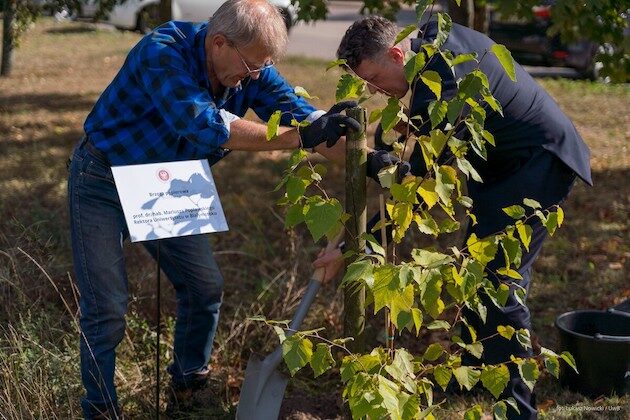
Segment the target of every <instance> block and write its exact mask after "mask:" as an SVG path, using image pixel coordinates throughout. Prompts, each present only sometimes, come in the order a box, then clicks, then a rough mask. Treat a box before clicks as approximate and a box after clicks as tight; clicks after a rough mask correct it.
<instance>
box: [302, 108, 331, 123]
mask: <svg viewBox="0 0 630 420" xmlns="http://www.w3.org/2000/svg"><path fill="white" fill-rule="evenodd" d="M325 113H326V111H322V110H321V109H318V110H317V111H313V112H311V113H310V114H308V117H306V118H304V121H308V122H310V123H312V122H313V121H315V120H316V119H318V118H319V117H321V116H322V115H324V114H325Z"/></svg>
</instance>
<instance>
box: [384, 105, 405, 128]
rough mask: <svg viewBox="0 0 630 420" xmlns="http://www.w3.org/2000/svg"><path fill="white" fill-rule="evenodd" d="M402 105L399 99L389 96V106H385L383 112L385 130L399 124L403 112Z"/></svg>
mask: <svg viewBox="0 0 630 420" xmlns="http://www.w3.org/2000/svg"><path fill="white" fill-rule="evenodd" d="M402 112H403V111H402V106H401V105H400V102H398V99H396V98H389V99H388V100H387V106H386V107H385V108H383V113H382V116H381V127H383V132H384V133H386V132H388V131H389V130H391V129H392V128H394V127H395V126H396V124H398V122H399V121H400V114H401V113H402Z"/></svg>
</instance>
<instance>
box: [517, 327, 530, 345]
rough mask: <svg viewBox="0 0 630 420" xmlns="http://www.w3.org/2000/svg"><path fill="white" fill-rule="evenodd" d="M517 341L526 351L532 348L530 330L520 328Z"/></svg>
mask: <svg viewBox="0 0 630 420" xmlns="http://www.w3.org/2000/svg"><path fill="white" fill-rule="evenodd" d="M516 340H517V341H518V342H519V343H520V344H521V346H523V348H524V349H526V350H527V349H531V348H532V339H531V337H530V336H529V330H528V329H526V328H520V329H518V330H516Z"/></svg>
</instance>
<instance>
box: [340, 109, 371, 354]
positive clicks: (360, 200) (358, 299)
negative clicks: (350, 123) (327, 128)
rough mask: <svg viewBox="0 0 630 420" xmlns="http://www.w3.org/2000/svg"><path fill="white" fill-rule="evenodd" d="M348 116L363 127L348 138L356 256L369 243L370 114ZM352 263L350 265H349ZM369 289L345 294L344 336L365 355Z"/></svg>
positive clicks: (351, 241) (350, 232)
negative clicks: (367, 199) (368, 146)
mask: <svg viewBox="0 0 630 420" xmlns="http://www.w3.org/2000/svg"><path fill="white" fill-rule="evenodd" d="M346 113H347V114H348V116H350V117H352V118H354V119H356V120H357V121H358V122H359V124H361V126H362V127H363V130H362V132H361V133H356V132H353V131H350V132H348V135H347V137H346V213H348V214H349V215H350V219H349V220H348V222H347V223H346V247H347V250H348V251H354V252H356V253H359V252H363V251H364V250H365V239H364V238H359V237H360V236H362V235H363V234H364V233H365V229H366V224H367V202H366V198H365V196H366V184H367V183H366V170H367V166H366V165H367V163H366V162H367V137H366V135H365V127H366V121H367V116H366V110H365V108H360V107H357V108H352V109H349V110H348V111H347V112H346ZM350 263H352V261H348V264H350ZM364 329H365V288H364V287H354V286H349V287H346V288H345V290H344V314H343V332H344V336H345V337H354V341H352V342H350V343H348V344H349V345H348V347H349V348H350V350H352V351H354V352H363V351H365V348H364V347H365V337H364V334H363V332H364Z"/></svg>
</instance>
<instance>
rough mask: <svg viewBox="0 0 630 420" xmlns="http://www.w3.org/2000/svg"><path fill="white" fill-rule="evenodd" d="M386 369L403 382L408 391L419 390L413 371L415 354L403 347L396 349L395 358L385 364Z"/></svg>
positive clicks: (398, 380)
mask: <svg viewBox="0 0 630 420" xmlns="http://www.w3.org/2000/svg"><path fill="white" fill-rule="evenodd" d="M385 371H386V372H387V373H389V374H390V376H391V377H392V378H393V379H394V380H396V381H397V382H399V383H401V384H402V385H403V386H404V387H405V389H406V390H407V391H409V392H410V393H415V392H416V390H417V387H416V383H415V380H414V378H415V375H414V373H413V356H412V355H411V354H409V352H408V351H407V350H405V349H403V348H399V349H396V352H395V353H394V360H393V361H392V363H391V364H389V365H387V366H385Z"/></svg>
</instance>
